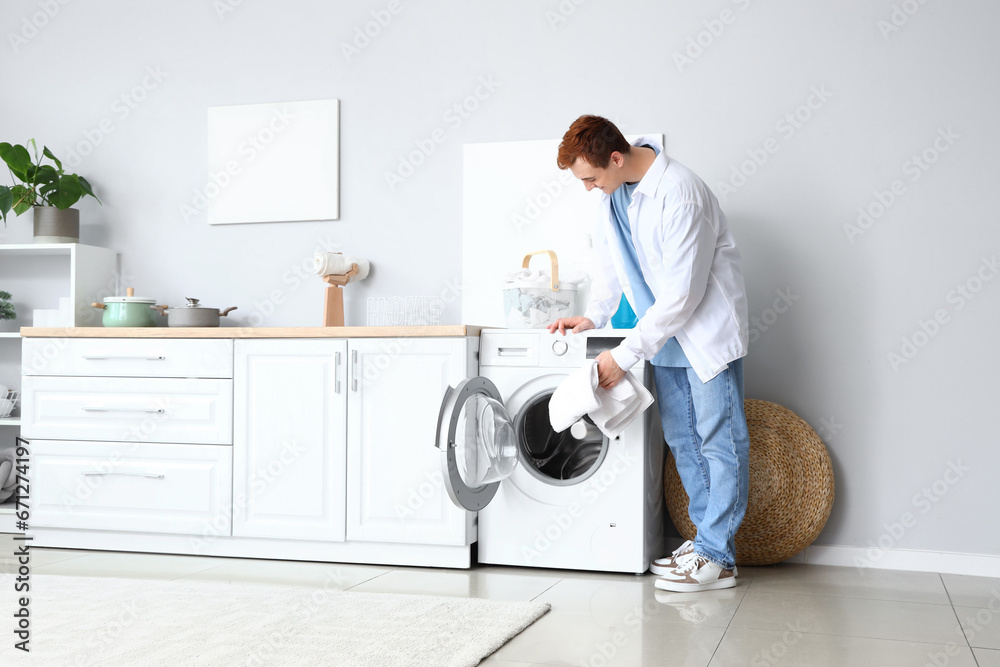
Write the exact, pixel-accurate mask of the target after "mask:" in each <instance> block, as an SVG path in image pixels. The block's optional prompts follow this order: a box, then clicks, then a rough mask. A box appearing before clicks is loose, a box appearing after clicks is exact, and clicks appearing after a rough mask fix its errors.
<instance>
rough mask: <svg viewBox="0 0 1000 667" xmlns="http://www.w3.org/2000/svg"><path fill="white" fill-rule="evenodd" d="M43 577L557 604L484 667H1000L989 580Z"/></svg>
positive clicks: (55, 565) (236, 573) (0, 560)
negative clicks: (685, 587) (727, 585)
mask: <svg viewBox="0 0 1000 667" xmlns="http://www.w3.org/2000/svg"><path fill="white" fill-rule="evenodd" d="M10 540H11V536H10V535H0V554H2V555H0V572H3V573H10V572H12V571H13V569H14V563H13V560H12V558H11V556H10V554H11V553H12V552H13V545H12V542H11V541H10ZM32 573H33V574H53V575H73V576H88V577H136V578H143V579H183V580H192V581H224V582H230V583H233V584H238V583H240V582H255V583H269V582H271V583H280V584H287V585H296V586H316V585H319V584H322V583H324V582H325V581H327V580H328V579H329V578H331V577H334V578H335V580H336V581H337V584H338V586H339V587H341V588H343V589H345V590H351V591H368V592H376V593H411V594H413V593H415V594H429V595H446V596H458V597H476V598H489V599H494V600H540V601H544V602H548V603H549V604H551V605H552V611H551V612H549V613H548V614H547V615H545V616H543V617H542V618H541V619H540V620H539V621H537V622H536V623H535V624H534V625H532V626H531V627H530V628H528V629H527V630H525V631H524V632H523V633H521V634H520V635H518V636H517V637H515V638H514V639H513V640H512V641H510V642H509V643H508V644H507V645H505V646H504V647H502V648H501V649H500V650H499V651H497V652H496V653H495V654H494V655H493V656H491V657H489V658H487V659H486V660H485V661H484V662H483V663H482V664H483V665H484V666H486V665H493V666H494V667H504V666H506V667H524V666H526V665H575V666H583V667H602V666H608V665H625V666H628V667H642V666H644V665H656V666H657V667H661V666H663V665H670V666H671V667H681V666H687V665H691V666H697V667H705V666H711V667H736V666H739V665H749V666H750V667H773V666H777V665H788V666H790V667H791V666H796V667H798V666H810V667H811V666H824V667H826V666H829V667H864V666H871V667H896V666H897V665H898V666H903V665H905V666H907V667H910V666H916V667H923V666H925V665H930V666H933V667H944V666H948V667H972V666H976V665H978V667H1000V579H988V578H980V577H965V576H955V575H939V574H930V573H921V572H897V571H890V570H871V569H868V570H865V571H864V572H861V571H859V570H856V569H854V568H836V567H826V566H818V565H795V564H784V565H778V566H773V567H767V568H749V567H747V568H741V569H740V576H739V585H738V586H737V587H736V588H734V589H730V590H723V591H713V592H708V593H701V594H679V593H665V592H662V591H657V590H656V589H655V588H654V587H653V577H652V576H645V577H636V576H634V575H614V574H596V573H585V572H571V571H565V572H564V571H557V570H532V569H521V568H507V567H478V568H475V569H473V570H468V571H467V570H438V569H425V568H401V567H378V566H367V565H341V564H328V563H300V562H289V561H268V560H250V559H232V558H208V557H195V556H169V555H155V554H130V553H112V552H87V551H72V550H62V549H35V550H33V551H32ZM6 588H7V587H6V586H5V589H6ZM331 664H334V663H331Z"/></svg>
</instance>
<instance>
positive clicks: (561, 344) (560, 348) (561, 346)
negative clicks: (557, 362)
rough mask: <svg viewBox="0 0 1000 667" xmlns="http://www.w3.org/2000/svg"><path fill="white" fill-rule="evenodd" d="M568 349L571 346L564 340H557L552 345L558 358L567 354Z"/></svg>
mask: <svg viewBox="0 0 1000 667" xmlns="http://www.w3.org/2000/svg"><path fill="white" fill-rule="evenodd" d="M568 349H569V345H567V344H566V341H564V340H557V341H555V342H553V343H552V352H554V353H555V355H556V356H557V357H561V356H563V355H564V354H566V350H568Z"/></svg>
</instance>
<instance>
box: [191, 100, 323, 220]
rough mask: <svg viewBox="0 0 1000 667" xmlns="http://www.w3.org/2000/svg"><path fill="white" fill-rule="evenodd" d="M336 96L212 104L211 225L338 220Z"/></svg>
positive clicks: (208, 184)
mask: <svg viewBox="0 0 1000 667" xmlns="http://www.w3.org/2000/svg"><path fill="white" fill-rule="evenodd" d="M339 144H340V101H339V100H312V101H307V102H274V103H268V104H242V105H237V106H225V107H209V109H208V181H207V182H206V184H205V197H206V199H208V202H209V203H208V211H207V219H208V223H209V224H212V225H228V224H237V223H245V222H289V221H298V220H336V219H338V218H339V217H340V208H339V201H340V145H339Z"/></svg>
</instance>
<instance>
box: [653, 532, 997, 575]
mask: <svg viewBox="0 0 1000 667" xmlns="http://www.w3.org/2000/svg"><path fill="white" fill-rule="evenodd" d="M683 539H684V538H681V537H668V538H667V544H668V547H667V548H668V549H671V550H672V549H676V548H677V547H679V546H680V545H681V542H682V541H683ZM782 562H785V563H803V564H807V565H834V566H836V567H854V568H859V569H861V570H865V569H869V568H871V569H873V570H906V571H910V572H940V573H941V574H965V575H970V576H975V577H998V578H1000V556H990V555H988V554H963V553H956V552H953V551H918V550H915V549H880V548H878V547H870V548H869V547H848V546H838V545H833V544H814V545H812V546H810V547H806V548H805V550H803V551H800V552H799V553H797V554H795V555H794V556H792V557H791V558H788V559H786V560H784V561H782Z"/></svg>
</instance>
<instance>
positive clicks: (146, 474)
mask: <svg viewBox="0 0 1000 667" xmlns="http://www.w3.org/2000/svg"><path fill="white" fill-rule="evenodd" d="M80 474H81V475H85V476H87V477H110V476H111V475H121V476H125V477H148V478H149V479H163V477H164V476H163V475H162V474H160V475H158V474H156V473H154V472H82V473H80Z"/></svg>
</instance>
